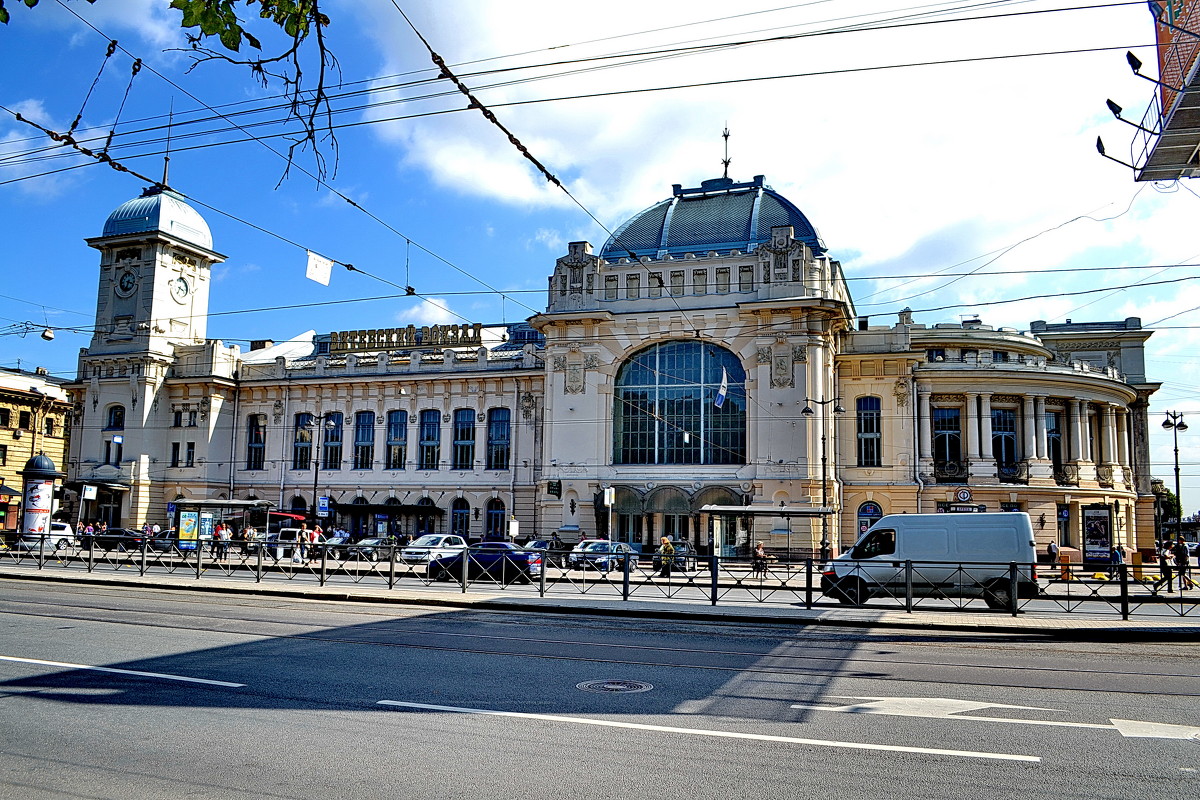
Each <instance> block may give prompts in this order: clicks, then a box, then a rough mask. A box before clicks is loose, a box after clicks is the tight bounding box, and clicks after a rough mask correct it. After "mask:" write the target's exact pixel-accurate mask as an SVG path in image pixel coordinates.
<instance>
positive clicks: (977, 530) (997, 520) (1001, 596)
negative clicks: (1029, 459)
mask: <svg viewBox="0 0 1200 800" xmlns="http://www.w3.org/2000/svg"><path fill="white" fill-rule="evenodd" d="M907 561H911V562H913V564H912V592H913V595H914V596H916V597H931V596H934V597H939V596H945V597H964V596H965V597H982V598H983V599H984V601H985V602H986V603H987V604H988V607H989V608H1000V609H1007V610H1012V609H1013V607H1014V603H1015V602H1016V601H1015V599H1014V598H1013V597H1012V575H1011V572H1010V565H1011V564H1014V563H1015V564H1016V565H1017V567H1018V569H1017V597H1018V598H1028V597H1037V594H1038V585H1037V572H1036V569H1035V566H1034V565H1035V563H1036V561H1037V555H1036V551H1035V549H1034V539H1033V526H1032V525H1031V524H1030V521H1029V515H1028V514H1025V513H1023V512H1016V511H1005V512H1001V513H994V514H986V513H985V514H889V515H888V516H886V517H882V518H881V519H880V520H879V521H878V522H876V523H875V524H874V525H873V526H872V527H871V529H870V530H869V531H867V532H866V533H864V534H863V536H862V538H861V539H859V540H858V542H857V543H856V544H855V545H854V547H852V548H850V550H849V551H848V552H846V553H843V554H842V555H840V556H838V557H837V558H835V559H833V560H832V561H830V562H828V563H827V564H826V566H825V570H824V574H823V575H822V576H821V591H822V592H824V593H825V594H827V595H830V596H831V597H834V598H836V599H837V600H838V601H840V602H842V603H845V604H847V605H861V604H862V603H863V602H864V601H865V600H867V599H868V598H870V597H873V596H879V595H884V596H891V597H896V598H903V597H904V596H905V593H906V591H907V575H906V568H905V562H907Z"/></svg>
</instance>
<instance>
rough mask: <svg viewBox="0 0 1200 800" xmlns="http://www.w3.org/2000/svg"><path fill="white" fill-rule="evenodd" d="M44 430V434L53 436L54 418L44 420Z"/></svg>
mask: <svg viewBox="0 0 1200 800" xmlns="http://www.w3.org/2000/svg"><path fill="white" fill-rule="evenodd" d="M45 431H46V435H47V436H53V435H54V420H52V419H48V420H46V428H45Z"/></svg>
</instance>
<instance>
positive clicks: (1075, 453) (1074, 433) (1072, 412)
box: [1067, 400, 1084, 461]
mask: <svg viewBox="0 0 1200 800" xmlns="http://www.w3.org/2000/svg"><path fill="white" fill-rule="evenodd" d="M1068 402H1069V408H1068V409H1067V416H1068V417H1069V421H1070V425H1071V460H1072V461H1083V460H1084V459H1083V453H1084V447H1083V439H1084V429H1083V421H1082V418H1081V413H1080V408H1079V406H1080V403H1079V401H1078V400H1070V401H1068Z"/></svg>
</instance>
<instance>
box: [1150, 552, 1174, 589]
mask: <svg viewBox="0 0 1200 800" xmlns="http://www.w3.org/2000/svg"><path fill="white" fill-rule="evenodd" d="M1157 544H1158V547H1157V548H1156V552H1157V553H1158V576H1159V577H1158V582H1157V583H1155V584H1154V588H1155V589H1158V588H1161V587H1162V585H1163V584H1164V583H1165V584H1167V591H1168V592H1173V591H1175V581H1174V575H1175V571H1174V569H1173V568H1172V567H1173V564H1172V561H1173V560H1174V554H1172V553H1171V547H1170V543H1169V542H1158V543H1157Z"/></svg>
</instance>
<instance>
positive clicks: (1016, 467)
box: [996, 461, 1029, 483]
mask: <svg viewBox="0 0 1200 800" xmlns="http://www.w3.org/2000/svg"><path fill="white" fill-rule="evenodd" d="M996 477H998V478H999V479H1000V482H1001V483H1029V462H1028V461H997V462H996Z"/></svg>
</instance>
